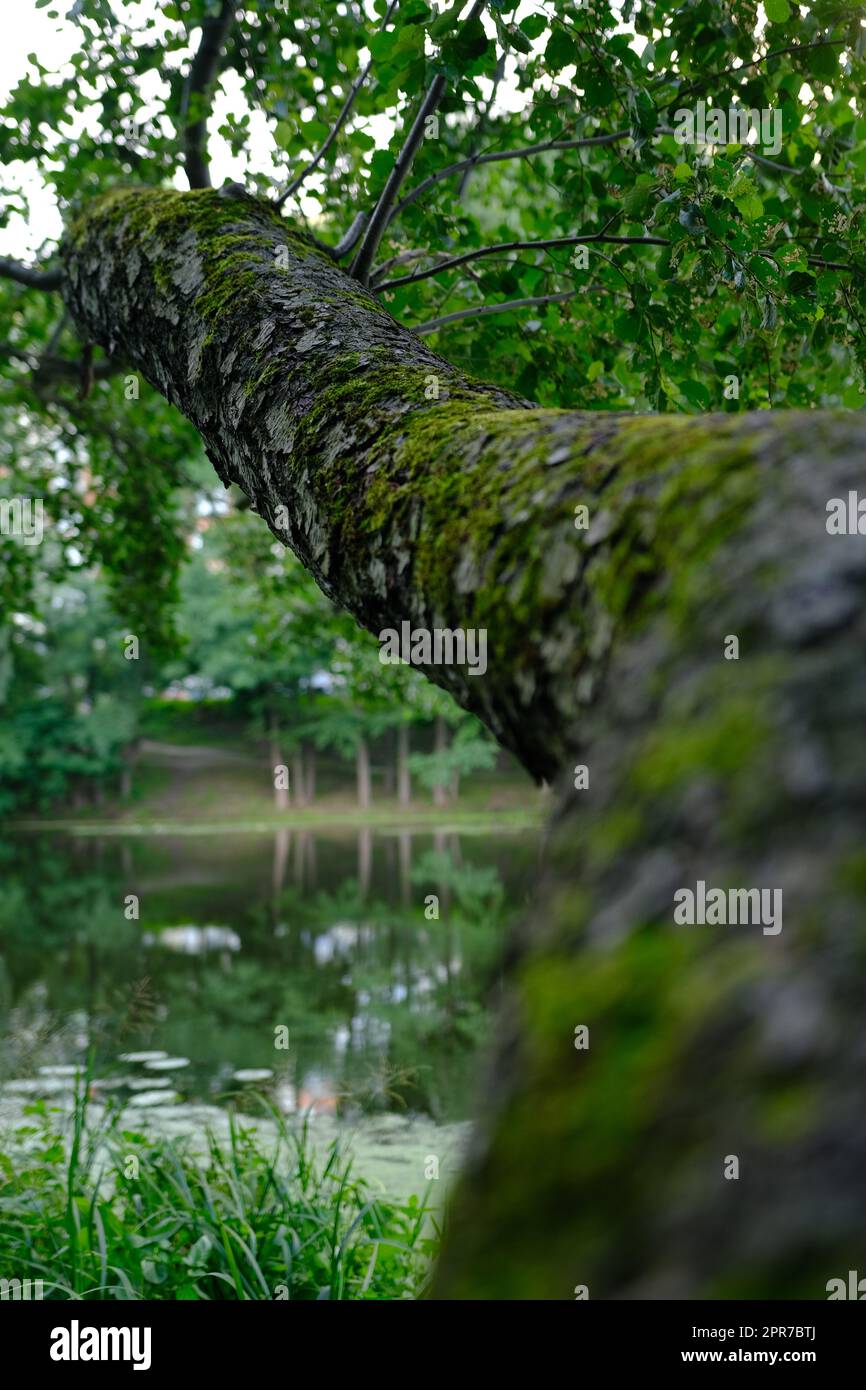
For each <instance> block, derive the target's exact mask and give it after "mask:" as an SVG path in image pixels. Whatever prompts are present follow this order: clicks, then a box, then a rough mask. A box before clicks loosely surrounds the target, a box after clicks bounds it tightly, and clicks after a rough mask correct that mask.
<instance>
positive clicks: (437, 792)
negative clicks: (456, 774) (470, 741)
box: [433, 714, 448, 806]
mask: <svg viewBox="0 0 866 1390" xmlns="http://www.w3.org/2000/svg"><path fill="white" fill-rule="evenodd" d="M447 747H448V726H447V724H446V723H445V720H444V719H443V718H442V716H441V714H439V715H437V716H436V734H435V737H434V743H433V751H434V752H435V753H444V752H445V750H446V748H447ZM433 805H434V806H447V805H448V789H447V787H446V786H445V783H444V782H437V783H436V785H435V786H434V788H433Z"/></svg>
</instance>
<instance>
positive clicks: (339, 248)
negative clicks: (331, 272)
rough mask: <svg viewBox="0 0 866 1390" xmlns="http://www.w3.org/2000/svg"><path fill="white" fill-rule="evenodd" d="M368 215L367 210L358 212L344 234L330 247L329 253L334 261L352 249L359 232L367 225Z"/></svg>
mask: <svg viewBox="0 0 866 1390" xmlns="http://www.w3.org/2000/svg"><path fill="white" fill-rule="evenodd" d="M369 215H370V214H369V213H367V212H359V213H358V215H357V217H356V218H355V220H354V221H353V223H352V225H351V227H350V228H349V230H348V231H347V232H346V234H345V236H342V237H340V240H339V241H338V242H337V244H336V246H334V247H332V248H331V255H332V256H333V257H334V260H335V261H341V260H342V259H343V257H344V256H348V254H349V252H350V251H354V249H355V247H356V246H357V244H358V241H359V238H360V236H361V233H362V232H363V230H364V228H365V227H366V225H367V221H368V218H369Z"/></svg>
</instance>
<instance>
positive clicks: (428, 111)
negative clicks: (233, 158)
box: [351, 0, 484, 285]
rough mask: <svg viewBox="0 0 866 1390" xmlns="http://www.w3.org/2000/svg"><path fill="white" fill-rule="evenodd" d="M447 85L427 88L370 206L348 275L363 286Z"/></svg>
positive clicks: (439, 80)
mask: <svg viewBox="0 0 866 1390" xmlns="http://www.w3.org/2000/svg"><path fill="white" fill-rule="evenodd" d="M483 9H484V0H476V3H475V4H474V5H473V6H472V9H471V10H470V12H469V15H468V16H467V19H466V23H467V24H471V22H472V20H473V19H476V18H477V17H478V15H479V14H480V13H481V11H482V10H483ZM446 85H447V84H446V80H445V78H444V76H443V75H442V74H441V73H437V74H436V76H435V77H434V78H433V81H432V82H431V83H430V86H429V87H428V88H427V92H426V94H425V96H424V100H423V101H422V102H421V106H420V107H419V110H418V114H417V116H416V117H415V119H414V121H413V122H412V126H411V129H410V131H409V134H408V135H407V136H406V140H405V142H404V144H403V148H402V150H401V151H400V153H399V155H398V156H397V159H396V160H395V162H394V167H393V169H392V170H391V172H390V174H389V175H388V178H387V180H386V183H385V187H384V188H383V189H382V193H381V195H380V197H379V201H378V203H377V204H376V206H375V208H374V209H373V213H372V216H371V218H370V223H369V226H368V227H367V230H366V232H365V233H364V240H363V241H362V242H361V249H360V250H359V252H358V254H357V256H356V257H355V259H354V261H353V262H352V266H351V274H352V275H354V277H355V279H356V280H360V281H361V284H362V285H366V284H367V282H368V280H369V278H370V267H371V266H372V264H373V261H374V259H375V256H376V251H377V250H378V247H379V242H380V241H381V240H382V237H383V236H384V235H385V229H386V228H387V226H388V222H389V221H390V214H391V209H392V207H393V206H394V203H395V202H396V199H397V194H398V193H399V192H400V189H401V187H402V185H403V184H404V182H405V181H406V178H407V176H408V174H409V170H410V169H411V168H412V164H413V161H414V159H415V155H416V154H417V153H418V146H419V145H420V144H421V141H422V140H423V138H424V127H425V124H426V122H427V119H428V117H429V116H432V115H433V114H434V113H435V111H436V110H437V108H438V106H439V103H440V101H441V100H442V96H443V93H444V91H445V87H446Z"/></svg>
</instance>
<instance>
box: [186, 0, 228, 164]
mask: <svg viewBox="0 0 866 1390" xmlns="http://www.w3.org/2000/svg"><path fill="white" fill-rule="evenodd" d="M235 5H236V0H222V5H221V6H220V12H219V14H218V15H215V16H210V17H208V18H205V19H203V20H202V25H201V42H200V44H199V46H198V52H197V53H196V55H195V57H194V58H193V60H192V63H191V64H190V69H189V74H188V76H187V79H186V84H185V86H184V91H183V101H182V103H181V112H180V116H181V121H182V122H183V150H184V170H185V172H186V177H187V180H188V182H189V186H190V188H210V186H211V181H210V169H209V168H208V161H207V151H206V146H207V115H206V114H205V115H201V116H198V117H196V118H195V119H194V120H193V121H192V122H190V123H189V124H187V117H188V115H189V113H190V106H191V105H192V104H193V102H194V101H195V99H196V98H201V99H202V100H203V101H207V100H208V98H209V97H210V93H211V88H212V87H213V84H214V81H215V80H216V77H217V73H218V71H219V65H220V58H221V57H222V53H223V49H224V48H225V45H226V40H227V39H228V36H229V31H230V29H231V26H232V24H233V22H234V18H235ZM208 104H209V102H208Z"/></svg>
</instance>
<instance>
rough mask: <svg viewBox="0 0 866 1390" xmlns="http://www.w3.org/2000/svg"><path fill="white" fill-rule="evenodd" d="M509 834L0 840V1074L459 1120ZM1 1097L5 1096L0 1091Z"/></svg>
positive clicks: (159, 1099)
mask: <svg viewBox="0 0 866 1390" xmlns="http://www.w3.org/2000/svg"><path fill="white" fill-rule="evenodd" d="M534 857H535V847H534V838H533V837H532V836H531V835H527V834H507V835H506V834H501V835H498V836H496V837H492V836H472V837H467V836H462V837H460V836H457V835H456V834H451V833H446V832H445V831H437V832H433V833H426V834H421V833H413V832H410V831H408V830H401V831H400V832H398V833H396V834H389V833H386V832H380V831H375V832H374V831H373V830H371V829H370V828H364V829H362V830H360V831H358V832H353V833H352V834H339V833H333V834H324V833H321V832H313V831H293V830H288V829H283V830H280V831H278V832H277V833H276V834H274V835H272V836H253V835H246V836H241V835H233V836H229V835H225V836H222V835H220V836H214V837H212V838H210V837H204V836H202V837H199V836H195V837H188V838H184V839H177V840H174V839H171V838H167V837H156V836H152V837H147V836H141V837H136V838H135V839H123V840H119V839H111V838H105V839H101V838H96V837H94V838H91V839H87V838H77V839H61V838H58V837H54V836H48V835H41V836H28V837H21V838H16V839H15V840H12V841H9V840H7V841H6V842H5V843H3V844H2V845H0V875H2V878H0V1083H2V1084H3V1087H4V1091H5V1093H6V1094H7V1095H11V1094H18V1095H25V1094H29V1095H45V1096H49V1095H60V1094H62V1093H63V1092H64V1091H68V1090H69V1089H70V1088H71V1086H72V1084H73V1082H74V1072H75V1069H76V1064H78V1065H80V1064H81V1062H82V1060H83V1059H84V1057H85V1056H86V1055H87V1053H88V1051H90V1050H92V1051H93V1054H94V1057H95V1071H94V1081H93V1089H94V1094H95V1095H96V1096H100V1095H102V1093H103V1092H111V1091H114V1092H117V1093H118V1094H119V1095H120V1096H124V1095H127V1096H129V1097H134V1103H135V1105H136V1106H142V1105H144V1106H166V1105H171V1104H177V1103H178V1102H192V1101H196V1102H199V1101H210V1102H213V1101H223V1100H224V1099H225V1098H226V1097H227V1096H232V1097H233V1099H234V1100H235V1102H236V1103H238V1104H240V1105H243V1104H244V1097H245V1096H247V1095H249V1093H250V1092H252V1091H253V1090H265V1091H266V1092H267V1093H268V1094H269V1095H270V1096H271V1099H272V1101H273V1103H274V1104H275V1105H277V1106H278V1107H279V1108H280V1109H281V1110H283V1111H284V1112H285V1113H292V1112H294V1111H298V1110H304V1111H306V1110H312V1111H313V1112H314V1113H321V1114H328V1115H333V1116H341V1117H342V1116H348V1115H355V1114H358V1113H359V1112H369V1111H374V1112H389V1111H390V1112H399V1113H423V1114H426V1115H429V1116H430V1117H432V1118H433V1119H434V1120H436V1121H437V1122H441V1123H444V1122H449V1121H452V1120H460V1119H464V1118H466V1117H467V1116H468V1115H469V1113H470V1108H471V1098H472V1084H473V1070H474V1066H475V1061H476V1055H477V1052H478V1049H479V1047H480V1046H481V1044H482V1043H483V1040H484V1038H485V1035H486V1032H487V1027H488V1019H489V1010H490V1007H491V1003H492V1000H493V996H494V995H495V988H496V982H497V981H496V969H497V961H498V959H499V956H500V950H501V942H502V938H503V935H504V933H505V932H506V930H507V927H508V923H509V919H510V918H511V917H512V916H513V915H514V914H515V913H517V912H520V911H521V910H522V909H523V908H524V905H525V901H526V893H527V888H528V885H529V883H530V881H531V874H532V870H533V867H534ZM10 1087H11V1090H10V1089H9V1088H10Z"/></svg>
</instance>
